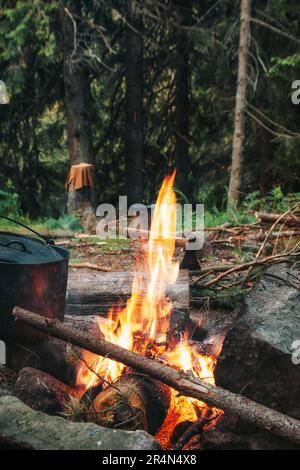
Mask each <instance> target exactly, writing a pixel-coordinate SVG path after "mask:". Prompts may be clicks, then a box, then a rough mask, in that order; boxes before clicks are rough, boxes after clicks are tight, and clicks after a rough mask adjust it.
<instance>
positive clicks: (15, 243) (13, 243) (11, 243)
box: [5, 240, 32, 255]
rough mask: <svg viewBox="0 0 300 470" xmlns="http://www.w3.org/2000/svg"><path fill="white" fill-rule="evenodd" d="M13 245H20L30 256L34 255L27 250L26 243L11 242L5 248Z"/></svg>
mask: <svg viewBox="0 0 300 470" xmlns="http://www.w3.org/2000/svg"><path fill="white" fill-rule="evenodd" d="M11 245H20V246H21V247H22V248H23V251H24V253H29V254H30V255H32V253H31V251H29V250H27V248H26V246H25V245H24V243H22V242H20V241H19V240H11V241H10V242H8V243H6V245H5V246H6V247H8V246H11Z"/></svg>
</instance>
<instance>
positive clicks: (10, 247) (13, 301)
mask: <svg viewBox="0 0 300 470" xmlns="http://www.w3.org/2000/svg"><path fill="white" fill-rule="evenodd" d="M0 217H1V218H3V217H2V216H0ZM9 220H12V219H9ZM13 222H15V221H13ZM16 223H18V222H16ZM18 224H19V223H18ZM19 225H22V224H19ZM26 228H28V227H26ZM28 229H29V228H28ZM29 230H30V231H32V232H33V233H35V234H36V235H38V236H39V237H40V238H41V239H42V240H43V241H41V240H38V239H36V238H32V237H26V236H23V235H19V234H15V233H9V232H0V339H3V340H16V339H25V340H29V339H32V338H37V337H39V335H38V333H37V332H36V331H35V330H33V329H32V328H29V327H26V326H24V325H23V324H21V323H19V322H16V321H15V320H14V318H13V316H12V309H13V308H14V307H15V306H19V307H23V308H26V309H28V310H30V311H32V312H35V313H38V314H40V315H43V316H44V317H46V318H57V319H59V320H61V321H62V320H63V319H64V311H65V302H66V290H67V280H68V262H69V252H68V251H67V250H65V249H64V248H61V247H56V246H54V242H53V241H52V240H49V239H48V238H46V237H44V236H41V235H39V234H37V232H35V231H34V230H32V229H29Z"/></svg>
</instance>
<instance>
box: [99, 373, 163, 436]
mask: <svg viewBox="0 0 300 470" xmlns="http://www.w3.org/2000/svg"><path fill="white" fill-rule="evenodd" d="M170 403H171V390H170V388H169V387H168V386H167V385H165V384H163V383H162V382H160V381H158V380H153V379H151V377H149V376H147V375H143V374H125V375H122V376H121V377H120V378H119V379H118V380H117V381H116V382H114V383H113V387H109V388H107V389H105V390H104V391H102V392H101V393H99V395H98V396H97V397H96V398H95V400H94V403H93V408H94V410H95V411H96V413H97V414H98V421H99V424H100V425H105V426H109V427H112V428H116V429H127V430H136V429H142V430H144V431H147V432H148V433H149V434H151V435H152V436H154V435H155V434H156V432H157V431H158V430H159V428H160V427H161V426H162V424H163V422H164V420H165V417H166V416H167V413H168V409H169V407H170Z"/></svg>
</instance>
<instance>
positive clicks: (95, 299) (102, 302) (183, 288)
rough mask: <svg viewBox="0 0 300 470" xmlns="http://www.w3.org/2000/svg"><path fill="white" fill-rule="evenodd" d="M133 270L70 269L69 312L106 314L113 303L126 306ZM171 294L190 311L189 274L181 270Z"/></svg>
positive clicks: (171, 288) (180, 308)
mask: <svg viewBox="0 0 300 470" xmlns="http://www.w3.org/2000/svg"><path fill="white" fill-rule="evenodd" d="M134 276H135V273H133V272H111V273H101V272H96V271H91V270H89V269H80V270H74V269H70V271H69V279H68V294H67V305H66V313H67V314H73V315H76V314H80V315H93V314H95V313H97V314H105V313H107V311H108V310H109V309H110V308H111V306H112V305H116V304H117V303H118V304H120V306H121V307H125V305H126V301H127V299H129V297H130V296H131V291H132V282H133V278H134ZM168 295H169V297H170V299H171V300H172V303H173V306H174V308H177V309H178V310H181V311H182V312H188V311H189V275H188V271H184V270H183V271H180V273H179V277H178V280H177V282H176V284H174V285H173V286H171V287H170V289H169V292H168Z"/></svg>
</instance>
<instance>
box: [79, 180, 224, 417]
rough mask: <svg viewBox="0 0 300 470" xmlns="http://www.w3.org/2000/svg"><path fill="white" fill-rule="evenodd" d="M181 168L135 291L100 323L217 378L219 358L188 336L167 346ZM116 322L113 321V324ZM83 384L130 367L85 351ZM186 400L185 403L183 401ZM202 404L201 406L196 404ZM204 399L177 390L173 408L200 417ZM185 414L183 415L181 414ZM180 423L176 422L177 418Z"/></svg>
mask: <svg viewBox="0 0 300 470" xmlns="http://www.w3.org/2000/svg"><path fill="white" fill-rule="evenodd" d="M175 174H176V172H175V171H174V173H173V174H172V175H171V176H167V177H166V178H165V179H164V181H163V184H162V186H161V189H160V191H159V194H158V198H157V202H156V205H155V210H154V214H153V220H152V224H151V230H150V236H149V241H148V243H144V250H143V257H142V260H140V261H139V264H138V266H137V273H136V275H135V277H134V280H133V286H132V295H131V297H130V299H129V300H128V302H127V305H126V307H125V308H123V309H121V308H118V307H117V308H112V309H111V310H110V312H109V315H108V318H109V320H110V321H109V322H108V323H100V322H98V327H99V332H100V334H101V335H102V336H103V337H104V338H105V339H106V340H108V341H110V342H112V343H114V344H117V345H119V346H123V347H124V348H126V349H128V350H132V351H136V352H139V353H141V354H144V355H148V356H152V357H154V356H160V357H161V359H162V360H165V361H167V362H168V363H169V364H171V365H173V366H174V367H176V368H178V369H180V370H182V371H184V372H188V371H191V372H193V373H194V374H195V375H196V376H198V377H200V378H203V379H204V380H207V381H208V382H209V383H214V379H213V370H214V367H215V360H214V358H212V357H206V356H201V355H199V354H197V353H196V352H195V351H194V350H192V348H191V347H190V345H189V343H188V341H187V340H188V338H187V337H186V336H187V335H185V337H184V338H183V340H182V341H181V342H180V343H179V344H178V345H177V346H176V347H175V348H173V349H172V350H168V349H167V350H166V347H165V346H163V347H162V346H161V344H163V345H165V344H166V340H167V333H168V328H169V319H170V315H171V313H172V304H171V302H170V300H169V299H168V298H167V289H168V288H169V286H170V285H172V284H174V283H175V282H176V280H177V277H178V273H179V264H178V262H174V261H173V256H174V250H175V233H176V195H175V192H174V190H173V184H174V178H175ZM112 325H113V326H112ZM82 354H83V360H84V363H81V365H80V368H79V371H78V376H77V386H78V395H79V396H80V395H83V393H84V392H85V391H86V390H87V389H89V388H90V387H92V386H94V385H96V384H97V383H98V382H99V381H100V379H99V377H101V378H102V379H104V381H108V382H112V381H114V380H116V379H117V378H118V377H119V376H120V375H121V374H122V372H123V371H124V367H125V366H124V365H123V364H120V363H118V362H116V361H113V360H110V359H108V358H101V357H98V356H96V355H94V354H91V353H88V352H85V351H83V352H82ZM179 403H180V405H179ZM195 405H196V406H195ZM203 405H204V404H203V403H201V402H197V400H193V399H188V398H186V397H180V399H179V398H176V394H175V393H173V398H172V406H171V408H172V409H173V411H174V410H175V408H176V407H177V415H176V416H177V418H176V420H177V422H181V421H183V420H186V419H190V420H193V421H194V420H196V419H197V407H198V408H201V407H203ZM178 413H179V414H180V416H179V414H178ZM175 424H176V423H175Z"/></svg>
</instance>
